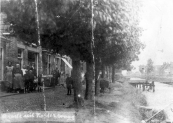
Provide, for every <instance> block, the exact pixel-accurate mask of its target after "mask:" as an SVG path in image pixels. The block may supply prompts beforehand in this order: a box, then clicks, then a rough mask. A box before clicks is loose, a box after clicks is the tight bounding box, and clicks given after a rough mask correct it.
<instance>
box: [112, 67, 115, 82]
mask: <svg viewBox="0 0 173 123" xmlns="http://www.w3.org/2000/svg"><path fill="white" fill-rule="evenodd" d="M112 83H115V66H114V65H112Z"/></svg>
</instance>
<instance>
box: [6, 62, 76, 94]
mask: <svg viewBox="0 0 173 123" xmlns="http://www.w3.org/2000/svg"><path fill="white" fill-rule="evenodd" d="M51 74H52V75H53V77H52V79H51V86H53V87H55V86H56V85H58V86H63V87H64V88H65V87H66V88H67V95H71V94H72V88H73V81H72V78H71V77H70V76H69V74H65V73H64V72H60V71H59V70H58V68H56V69H54V70H52V73H51ZM4 75H5V86H6V89H7V92H15V93H26V92H28V93H30V92H33V91H35V90H36V88H37V90H38V91H39V92H40V91H41V88H40V86H41V83H42V75H38V76H37V73H36V69H35V67H34V65H32V66H25V65H24V66H23V68H20V64H16V65H15V66H13V65H12V62H8V65H7V66H6V68H5V73H4ZM35 81H37V82H35Z"/></svg>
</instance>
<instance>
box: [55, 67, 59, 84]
mask: <svg viewBox="0 0 173 123" xmlns="http://www.w3.org/2000/svg"><path fill="white" fill-rule="evenodd" d="M58 77H59V75H58V68H56V69H55V85H58Z"/></svg>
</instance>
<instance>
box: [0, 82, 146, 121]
mask: <svg viewBox="0 0 173 123" xmlns="http://www.w3.org/2000/svg"><path fill="white" fill-rule="evenodd" d="M111 87H112V89H111V93H108V92H106V93H104V94H101V95H100V96H99V97H96V101H95V108H94V103H93V102H92V101H85V105H84V107H83V108H81V109H76V108H74V107H73V106H71V105H72V104H73V96H68V95H66V89H65V88H63V87H59V86H58V87H56V88H55V89H48V90H45V93H44V94H43V93H37V92H36V93H29V94H20V95H13V96H8V97H3V98H0V113H1V114H2V113H8V112H21V111H31V112H32V111H44V108H45V107H46V111H67V112H70V111H74V112H75V113H76V116H75V117H76V119H75V120H76V121H75V122H79V123H90V122H95V123H115V122H116V123H140V122H141V120H143V118H145V117H144V116H143V114H142V113H143V112H140V110H139V106H141V105H142V106H145V105H147V103H146V100H145V97H144V96H143V95H142V94H141V92H140V91H139V90H137V89H135V88H133V87H132V86H131V85H129V84H128V83H126V82H124V83H119V82H116V83H114V84H112V85H111ZM44 97H45V98H44ZM94 109H95V117H94V115H93V114H94V113H93V112H94ZM41 122H46V121H41ZM27 123H31V122H27ZM32 123H37V122H35V121H34V122H32Z"/></svg>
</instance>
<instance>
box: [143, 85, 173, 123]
mask: <svg viewBox="0 0 173 123" xmlns="http://www.w3.org/2000/svg"><path fill="white" fill-rule="evenodd" d="M155 90H156V91H155V92H154V93H153V92H151V91H150V92H147V91H145V92H143V94H144V95H145V96H146V99H147V102H148V106H150V107H152V108H154V109H157V110H160V109H164V111H165V113H166V115H167V120H169V121H171V122H173V86H172V85H168V84H163V83H160V82H155Z"/></svg>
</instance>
